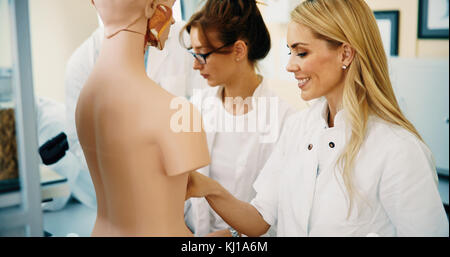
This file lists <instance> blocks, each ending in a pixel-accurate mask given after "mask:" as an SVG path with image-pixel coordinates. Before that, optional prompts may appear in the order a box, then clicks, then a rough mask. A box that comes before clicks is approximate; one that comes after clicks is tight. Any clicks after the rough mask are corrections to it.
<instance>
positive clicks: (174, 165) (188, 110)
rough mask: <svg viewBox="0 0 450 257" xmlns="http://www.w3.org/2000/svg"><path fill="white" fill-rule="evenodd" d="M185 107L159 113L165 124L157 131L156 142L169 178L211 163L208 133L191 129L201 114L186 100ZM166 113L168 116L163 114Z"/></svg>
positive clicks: (163, 110)
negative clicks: (207, 140) (207, 141)
mask: <svg viewBox="0 0 450 257" xmlns="http://www.w3.org/2000/svg"><path fill="white" fill-rule="evenodd" d="M185 103H187V104H183V105H182V106H184V108H183V107H182V108H179V109H176V110H173V109H169V110H166V109H162V110H160V112H161V114H162V120H163V122H162V123H161V124H160V125H159V126H158V127H157V131H158V132H157V135H158V136H157V138H156V140H157V142H158V145H159V147H160V149H161V154H162V158H163V163H164V167H165V170H166V172H167V174H168V175H169V176H175V175H179V174H181V173H184V172H189V171H193V170H196V169H199V168H201V167H204V166H206V165H208V164H209V163H210V157H209V151H208V145H207V143H206V135H205V132H204V131H203V129H201V125H200V130H195V129H194V128H195V126H192V125H193V124H194V122H198V120H197V119H198V117H200V114H199V113H198V111H197V109H195V108H194V107H193V105H192V104H190V103H189V102H187V100H185ZM166 111H167V114H166V113H164V112H166ZM200 122H201V117H200ZM180 124H181V127H180ZM183 124H184V125H185V126H184V127H183V126H182V125H183ZM186 124H189V125H190V126H188V125H186ZM180 128H181V130H180Z"/></svg>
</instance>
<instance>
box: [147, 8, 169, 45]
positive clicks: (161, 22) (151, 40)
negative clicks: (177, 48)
mask: <svg viewBox="0 0 450 257" xmlns="http://www.w3.org/2000/svg"><path fill="white" fill-rule="evenodd" d="M171 20H172V9H171V8H170V7H167V6H165V5H161V4H160V5H158V6H157V7H156V10H155V13H154V14H153V16H152V17H151V18H150V19H149V21H148V28H147V35H146V38H147V44H148V45H149V46H153V47H157V48H158V49H159V50H162V44H161V42H160V37H161V34H162V33H163V32H164V30H166V29H167V28H169V26H170V22H171Z"/></svg>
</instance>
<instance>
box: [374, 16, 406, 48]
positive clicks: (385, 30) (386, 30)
mask: <svg viewBox="0 0 450 257" xmlns="http://www.w3.org/2000/svg"><path fill="white" fill-rule="evenodd" d="M374 15H375V18H376V20H377V23H378V28H379V29H380V33H381V39H382V40H383V46H384V50H385V51H386V55H387V56H398V38H399V16H400V12H399V11H398V10H392V11H375V12H374Z"/></svg>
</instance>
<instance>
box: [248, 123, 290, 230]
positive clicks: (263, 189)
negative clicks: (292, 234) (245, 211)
mask: <svg viewBox="0 0 450 257" xmlns="http://www.w3.org/2000/svg"><path fill="white" fill-rule="evenodd" d="M290 126H291V125H290V124H289V120H288V121H286V124H285V126H284V128H283V130H282V132H281V135H280V138H279V141H278V142H277V144H276V146H275V148H274V150H273V152H272V154H271V155H270V157H269V159H268V160H267V162H266V164H265V165H264V168H263V169H262V170H261V172H260V173H259V176H258V178H257V179H256V181H255V183H254V184H253V188H254V189H255V191H256V196H255V198H254V199H253V200H252V201H251V202H250V204H251V205H253V206H254V207H255V208H256V209H257V210H258V212H259V213H260V214H261V216H262V217H263V219H264V220H265V221H266V222H267V223H268V224H269V225H271V226H273V225H274V224H275V223H276V221H277V215H278V195H279V194H278V192H279V189H280V185H279V184H280V178H281V176H282V172H283V168H284V167H283V163H285V159H286V148H287V143H288V142H289V141H288V140H287V139H288V138H287V137H288V134H289V133H288V128H289V127H290Z"/></svg>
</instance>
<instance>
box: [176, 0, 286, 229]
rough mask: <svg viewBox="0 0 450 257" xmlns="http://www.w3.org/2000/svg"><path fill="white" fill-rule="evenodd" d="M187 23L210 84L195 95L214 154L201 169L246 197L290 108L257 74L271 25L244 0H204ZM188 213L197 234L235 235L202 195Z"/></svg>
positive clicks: (198, 63)
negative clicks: (199, 8) (208, 163)
mask: <svg viewBox="0 0 450 257" xmlns="http://www.w3.org/2000/svg"><path fill="white" fill-rule="evenodd" d="M185 29H186V31H187V32H188V33H189V35H190V40H191V42H190V43H191V45H190V49H189V51H190V53H191V54H192V55H193V57H194V64H193V68H194V69H195V70H198V71H199V72H200V74H201V75H202V76H203V77H204V78H205V79H206V80H207V82H208V85H209V86H210V87H209V88H207V89H204V90H201V92H194V95H193V98H192V99H193V102H194V105H196V106H197V107H198V109H199V110H200V111H201V113H202V116H203V123H204V124H205V131H206V133H207V141H208V147H209V151H210V154H211V165H210V166H208V167H205V168H202V169H201V170H199V172H201V173H202V174H204V175H206V176H209V177H211V178H213V179H215V180H217V181H219V183H221V184H222V185H223V186H224V187H225V188H227V189H228V190H229V191H230V192H231V193H232V194H233V195H234V196H235V197H236V198H238V199H240V200H242V201H246V202H249V201H250V200H251V199H252V198H253V197H254V196H255V194H256V192H255V191H254V189H253V187H252V185H253V183H254V181H255V180H256V178H257V177H258V175H259V171H260V170H261V169H262V167H263V166H264V164H265V163H266V161H267V159H268V158H269V156H270V154H271V153H272V150H273V148H274V145H275V143H276V141H277V140H278V134H279V132H280V130H281V127H282V126H283V124H284V121H285V119H286V117H287V116H288V115H289V114H291V113H292V112H293V110H292V109H290V107H289V106H288V104H287V103H285V102H283V101H281V100H280V99H279V98H278V97H277V96H276V95H275V94H274V93H273V92H271V91H270V90H269V85H268V84H267V82H266V81H265V80H264V77H263V76H262V75H261V74H258V73H257V69H256V68H257V62H258V61H260V60H262V59H264V57H266V56H267V54H268V53H269V51H270V47H271V41H270V35H269V32H268V29H267V27H266V25H265V23H264V20H263V18H262V16H261V13H260V11H259V9H258V6H257V3H256V1H248V0H222V1H219V0H208V1H206V3H205V5H204V6H203V8H202V9H201V10H200V11H198V12H197V13H195V14H194V15H193V16H192V17H191V19H190V20H189V21H188V22H187V24H186V25H185ZM182 32H184V30H182ZM185 218H186V221H187V223H188V225H189V226H190V227H191V229H192V230H193V232H195V235H197V236H205V235H207V234H209V235H210V236H238V234H237V232H236V231H234V230H233V229H230V228H229V226H228V225H227V224H226V223H225V222H224V221H223V220H222V218H220V217H219V216H218V215H217V214H216V213H215V212H214V211H213V210H212V209H211V208H210V207H209V205H208V203H207V202H206V201H205V200H204V199H191V201H188V202H187V206H186V215H185ZM212 232H213V233H212ZM211 233H212V234H211Z"/></svg>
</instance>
